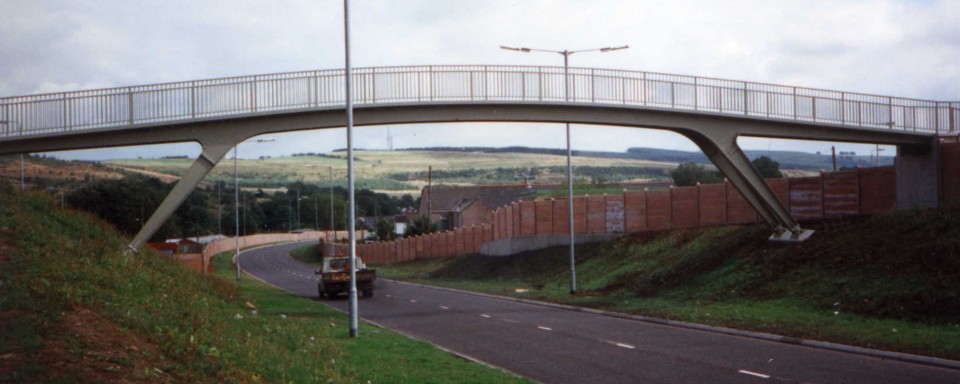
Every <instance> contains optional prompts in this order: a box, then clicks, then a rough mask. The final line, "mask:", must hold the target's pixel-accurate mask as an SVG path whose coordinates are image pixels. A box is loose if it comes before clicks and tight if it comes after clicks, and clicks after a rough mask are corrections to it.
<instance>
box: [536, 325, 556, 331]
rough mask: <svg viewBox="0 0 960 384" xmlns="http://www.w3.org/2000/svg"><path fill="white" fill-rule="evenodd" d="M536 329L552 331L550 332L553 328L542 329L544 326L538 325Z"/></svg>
mask: <svg viewBox="0 0 960 384" xmlns="http://www.w3.org/2000/svg"><path fill="white" fill-rule="evenodd" d="M537 329H542V330H544V331H552V330H553V328H549V327H544V326H542V325H538V326H537Z"/></svg>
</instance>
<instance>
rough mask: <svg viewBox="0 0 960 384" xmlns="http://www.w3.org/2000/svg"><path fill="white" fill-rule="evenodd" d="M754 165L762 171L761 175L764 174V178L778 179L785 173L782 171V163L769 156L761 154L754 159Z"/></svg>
mask: <svg viewBox="0 0 960 384" xmlns="http://www.w3.org/2000/svg"><path fill="white" fill-rule="evenodd" d="M753 167H754V168H756V169H757V171H758V172H760V176H763V178H764V179H777V178H781V177H783V173H781V172H780V163H778V162H776V161H774V160H773V159H771V158H769V157H767V156H760V157H758V158H756V159H753Z"/></svg>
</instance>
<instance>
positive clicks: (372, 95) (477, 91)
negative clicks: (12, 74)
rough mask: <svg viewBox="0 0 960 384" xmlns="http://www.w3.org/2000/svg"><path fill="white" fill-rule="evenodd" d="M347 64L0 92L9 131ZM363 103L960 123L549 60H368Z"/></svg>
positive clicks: (65, 123)
mask: <svg viewBox="0 0 960 384" xmlns="http://www.w3.org/2000/svg"><path fill="white" fill-rule="evenodd" d="M343 83H344V72H343V70H316V71H302V72H289V73H278V74H267V75H254V76H240V77H230V78H221V79H210V80H196V81H185V82H176V83H165V84H152V85H141V86H131V87H120V88H109V89H98V90H87V91H75V92H62V93H52V94H42V95H30V96H17V97H7V98H0V139H2V138H14V137H18V136H29V135H37V134H46V133H66V132H76V131H83V130H92V129H100V128H110V127H123V126H133V125H137V124H146V123H164V122H170V123H174V122H182V121H190V120H194V119H198V118H210V117H229V116H239V115H244V114H249V113H262V112H277V111H284V110H301V109H302V110H308V109H315V108H336V107H340V106H343V105H344V104H345V99H344V91H343V90H344V84H343ZM354 87H355V91H354V99H355V102H356V104H357V105H358V106H362V105H374V104H392V103H417V102H504V101H509V102H555V103H576V104H603V105H626V106H633V107H646V108H659V109H668V110H682V111H691V112H704V113H718V114H725V115H727V114H729V115H738V116H746V117H751V118H762V119H778V120H792V121H800V122H813V123H826V124H836V125H842V126H849V127H862V128H874V129H891V130H898V131H907V132H918V133H925V134H957V133H958V132H960V129H958V128H960V102H940V101H930V100H919V99H909V98H900V97H891V96H878V95H869V94H862V93H852V92H840V91H830V90H822V89H813V88H804V87H791V86H783V85H775V84H764V83H754V82H744V81H735V80H723V79H715V78H706V77H695V76H684V75H672V74H664V73H653V72H639V71H626V70H610V69H596V68H570V69H569V71H567V72H566V76H565V71H564V68H563V67H544V66H537V67H531V66H500V65H443V66H440V65H437V66H433V65H431V66H407V67H376V68H358V69H356V70H355V71H354Z"/></svg>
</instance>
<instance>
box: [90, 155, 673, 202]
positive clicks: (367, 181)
mask: <svg viewBox="0 0 960 384" xmlns="http://www.w3.org/2000/svg"><path fill="white" fill-rule="evenodd" d="M355 154H356V155H355V156H356V162H355V172H356V173H355V174H356V177H357V183H358V186H359V187H360V188H370V189H374V190H377V191H383V192H393V193H418V192H419V191H420V189H421V188H422V187H423V186H425V185H426V184H427V168H428V167H430V166H432V167H433V180H434V183H438V184H450V185H473V184H514V183H522V182H523V181H524V180H527V181H529V182H531V183H546V184H559V183H562V182H563V181H564V180H565V177H566V176H565V173H564V172H565V171H564V169H565V166H566V158H565V157H564V156H558V155H551V154H535V153H484V152H459V151H433V150H424V151H412V150H411V151H377V150H358V151H355ZM190 163H191V160H190V159H185V158H172V159H119V160H109V161H106V162H105V164H108V165H111V166H115V167H122V168H127V169H141V170H145V171H149V172H156V173H162V174H169V175H174V176H179V175H182V174H183V173H184V172H186V170H187V168H188V167H189V166H190ZM676 165H677V164H676V163H670V162H657V161H647V160H639V159H618V158H600V157H579V156H575V157H574V169H575V172H576V170H577V169H578V168H579V169H581V170H586V171H587V172H588V173H590V174H581V173H579V172H578V173H577V174H575V177H576V178H578V179H580V180H582V181H585V182H591V181H594V180H595V179H596V178H597V177H602V178H603V180H605V181H651V180H664V179H668V178H669V172H670V170H672V169H674V168H675V167H676ZM237 166H238V173H239V176H240V179H241V185H242V186H245V187H248V188H251V187H252V188H265V189H267V188H271V187H279V186H282V185H284V184H286V183H289V182H293V181H303V182H305V183H318V184H322V185H328V184H329V180H330V169H331V168H332V170H333V179H334V182H335V183H336V184H338V185H339V184H342V183H343V180H344V179H345V178H346V173H347V160H346V153H344V152H334V153H332V154H311V155H300V156H290V157H275V158H264V159H256V160H254V159H240V161H239V162H238V165H237ZM601 168H611V169H612V170H613V171H612V172H610V171H604V175H603V176H597V172H598V170H599V169H601ZM232 177H233V162H232V161H228V160H225V161H222V162H221V163H220V164H219V165H217V167H216V168H214V169H213V171H211V173H210V175H209V176H207V181H214V180H221V179H231V178H232Z"/></svg>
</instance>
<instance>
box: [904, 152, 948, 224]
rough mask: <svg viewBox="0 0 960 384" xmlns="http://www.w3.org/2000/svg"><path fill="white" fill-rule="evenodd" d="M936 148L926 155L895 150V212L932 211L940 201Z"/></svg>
mask: <svg viewBox="0 0 960 384" xmlns="http://www.w3.org/2000/svg"><path fill="white" fill-rule="evenodd" d="M939 152H940V151H939V145H935V146H934V147H933V149H930V150H928V151H926V152H922V151H911V150H909V149H908V148H907V147H902V146H901V147H899V148H897V159H896V165H895V167H896V168H897V208H899V209H910V208H914V207H936V206H938V205H939V200H940V172H939V170H940V161H941V158H940V153H939Z"/></svg>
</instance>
